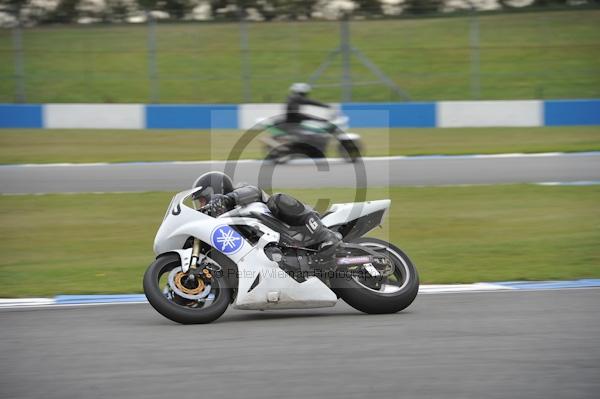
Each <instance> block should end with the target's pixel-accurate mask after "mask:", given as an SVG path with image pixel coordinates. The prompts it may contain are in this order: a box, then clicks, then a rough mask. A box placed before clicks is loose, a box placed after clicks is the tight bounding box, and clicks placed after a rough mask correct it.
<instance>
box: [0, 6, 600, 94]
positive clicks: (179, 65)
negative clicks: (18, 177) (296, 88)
mask: <svg viewBox="0 0 600 399" xmlns="http://www.w3.org/2000/svg"><path fill="white" fill-rule="evenodd" d="M469 26H470V19H469V18H468V17H456V18H431V19H412V20H411V19H401V20H385V21H381V20H379V21H375V20H373V21H354V22H352V23H351V35H352V44H353V45H354V46H355V47H357V48H359V49H360V50H361V51H362V52H363V53H364V54H366V55H367V56H368V57H369V58H370V59H371V60H372V61H373V62H374V63H375V64H377V65H378V66H379V67H380V68H381V70H382V71H383V72H384V73H386V74H387V75H388V76H390V78H391V79H392V80H394V81H395V82H396V83H397V84H398V85H400V86H401V87H402V88H403V89H404V90H406V91H407V92H408V93H409V94H410V95H411V97H412V98H413V99H414V100H436V99H445V100H452V99H468V98H474V94H473V91H472V88H471V84H472V80H471V79H472V76H473V74H472V72H471V71H472V69H473V65H474V64H473V63H472V48H471V44H470V43H469V37H470V32H469ZM479 26H480V44H479V47H480V71H479V76H480V80H481V98H483V99H504V98H515V99H516V98H519V99H520V98H523V99H525V98H588V97H598V96H600V74H598V70H599V69H600V57H598V50H599V49H600V10H584V11H582V10H577V11H562V12H537V13H519V14H500V15H487V16H480V17H479ZM239 32H240V27H239V25H238V24H236V23H187V24H167V23H165V24H159V25H158V27H157V49H158V53H157V56H156V64H157V69H158V91H159V96H160V101H161V102H164V103H190V102H204V103H223V102H225V103H227V102H229V103H239V102H242V101H243V98H242V93H243V84H242V78H241V72H240V65H241V51H240V38H239ZM147 35H148V32H147V28H146V26H144V25H113V26H97V25H96V26H76V25H73V26H44V27H35V28H28V29H26V30H25V33H24V38H23V43H24V63H25V85H26V92H27V99H28V101H30V102H41V103H46V102H142V103H144V102H148V101H150V100H151V99H150V91H151V89H150V85H149V77H148V76H149V73H148V70H149V67H148V55H147V53H146V49H147V41H148V37H147ZM11 40H12V39H11V32H10V30H7V29H4V30H1V31H0V55H1V57H2V58H3V60H5V61H6V62H0V78H1V79H0V102H10V101H13V100H14V89H15V82H14V80H13V74H14V71H13V68H14V66H13V65H14V64H13V62H12V61H13V60H12V59H11V58H12V44H11ZM248 42H249V47H250V50H249V58H248V62H249V66H250V69H249V70H250V76H251V81H250V89H251V98H249V99H248V100H250V101H251V102H273V101H280V100H282V99H283V97H284V96H285V92H286V88H287V87H288V86H289V84H290V82H293V81H302V80H306V79H307V78H308V76H310V75H311V73H312V72H314V71H315V70H316V69H317V67H318V66H319V64H320V63H321V62H322V61H323V60H324V58H325V56H326V54H327V53H328V52H329V51H331V50H332V49H334V48H335V47H336V46H337V45H338V44H339V26H338V23H337V22H271V23H252V24H249V39H248ZM351 68H352V73H353V77H354V79H355V81H356V82H365V81H373V80H375V77H374V76H373V75H372V74H371V73H370V72H369V71H367V70H366V68H365V67H364V66H362V65H361V64H360V63H359V62H358V61H357V60H356V59H353V60H352V65H351ZM340 76H341V63H340V61H339V59H338V60H336V61H335V62H334V63H333V64H332V65H331V67H330V69H328V70H327V71H326V72H325V73H324V75H323V76H322V78H321V80H320V81H319V83H323V84H326V86H325V87H321V88H318V90H317V91H316V95H317V96H318V97H320V98H322V99H323V100H325V101H338V100H339V99H340V89H339V87H334V86H332V85H331V84H332V83H338V82H339V79H340ZM327 84H328V85H329V86H327ZM393 98H394V97H393V96H392V94H391V93H390V91H389V90H388V89H386V88H384V87H383V86H372V85H356V86H355V87H354V91H353V100H354V101H389V100H390V99H393Z"/></svg>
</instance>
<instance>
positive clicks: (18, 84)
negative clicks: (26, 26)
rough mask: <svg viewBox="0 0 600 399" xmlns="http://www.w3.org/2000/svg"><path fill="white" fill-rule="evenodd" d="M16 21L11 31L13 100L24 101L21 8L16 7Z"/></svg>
mask: <svg viewBox="0 0 600 399" xmlns="http://www.w3.org/2000/svg"><path fill="white" fill-rule="evenodd" d="M15 18H16V20H17V23H16V24H15V26H14V28H13V31H12V42H13V54H14V61H15V75H14V79H15V102H17V103H24V102H25V101H26V100H27V98H26V96H25V71H24V67H23V65H24V63H23V30H22V28H21V10H20V9H17V10H16V13H15Z"/></svg>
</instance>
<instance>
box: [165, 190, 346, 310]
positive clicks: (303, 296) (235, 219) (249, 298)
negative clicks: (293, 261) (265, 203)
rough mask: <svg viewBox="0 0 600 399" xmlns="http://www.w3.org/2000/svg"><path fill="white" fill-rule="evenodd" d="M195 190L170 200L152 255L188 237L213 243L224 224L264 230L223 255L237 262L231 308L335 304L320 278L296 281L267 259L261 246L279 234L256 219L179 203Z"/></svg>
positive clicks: (178, 246) (173, 247) (177, 246)
mask: <svg viewBox="0 0 600 399" xmlns="http://www.w3.org/2000/svg"><path fill="white" fill-rule="evenodd" d="M195 190H196V189H193V190H188V191H184V192H181V193H179V194H177V195H176V196H175V197H174V198H173V200H172V201H171V205H170V206H169V209H168V210H167V213H166V215H165V218H164V220H163V223H162V225H161V226H160V228H159V230H158V233H157V234H156V238H155V240H154V252H155V254H156V255H160V254H163V253H167V252H179V250H181V248H182V247H183V245H184V244H185V241H186V240H187V239H188V237H190V236H194V237H196V238H198V239H199V240H201V241H203V242H205V243H208V244H210V245H212V246H214V245H213V244H212V239H211V235H212V233H213V232H214V231H215V230H216V229H217V228H219V227H221V226H224V225H240V224H245V225H251V226H255V227H257V228H259V229H261V230H262V231H263V232H264V234H263V235H262V237H261V239H260V240H259V242H258V243H257V244H256V246H252V245H251V244H250V243H248V242H247V241H246V240H244V239H243V238H242V240H243V243H242V245H241V246H240V247H239V248H238V249H237V250H236V251H235V253H229V254H225V255H226V256H228V257H229V258H230V259H231V260H232V261H233V262H235V263H236V264H237V268H238V279H239V286H238V293H237V296H236V300H235V303H234V307H236V308H240V309H292V308H315V307H326V306H333V305H335V303H336V302H337V296H336V295H335V294H334V293H333V291H331V290H330V289H329V288H328V287H327V286H326V285H325V284H324V283H323V282H322V281H321V280H319V279H318V278H316V277H310V278H308V279H307V280H306V281H304V282H302V283H298V282H297V281H296V280H294V279H293V278H291V277H289V276H288V275H287V274H286V273H285V272H284V271H283V270H281V269H280V268H279V266H278V265H277V263H275V262H273V261H271V260H270V259H269V258H267V256H266V255H265V253H264V246H265V245H266V244H268V243H269V242H277V241H279V233H277V232H275V231H273V230H271V229H269V228H267V227H266V226H263V225H262V224H260V223H259V222H258V221H257V220H256V219H252V218H244V217H242V216H241V215H240V216H235V215H234V214H233V213H234V212H229V213H228V214H229V215H231V216H228V214H225V215H222V216H221V217H219V218H212V217H210V216H207V215H205V214H203V213H201V212H198V211H196V210H194V209H192V208H189V207H188V206H186V205H184V204H183V201H184V199H185V198H186V197H188V196H189V195H191V194H192V193H193V192H194V191H195ZM253 205H255V204H253ZM259 208H260V209H262V210H263V211H264V208H262V207H260V204H256V207H255V210H258V209H259ZM186 255H187V254H186ZM180 256H181V253H180ZM182 258H183V256H182ZM258 275H260V282H259V284H258V285H256V286H255V287H254V288H253V289H252V290H250V287H251V286H252V283H254V281H255V279H256V277H257V276H258ZM248 291H250V292H248Z"/></svg>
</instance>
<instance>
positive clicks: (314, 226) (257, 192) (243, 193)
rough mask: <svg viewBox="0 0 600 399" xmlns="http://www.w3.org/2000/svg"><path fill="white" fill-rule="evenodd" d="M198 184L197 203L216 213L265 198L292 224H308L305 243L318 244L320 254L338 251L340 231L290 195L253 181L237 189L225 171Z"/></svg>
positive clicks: (273, 210)
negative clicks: (337, 231)
mask: <svg viewBox="0 0 600 399" xmlns="http://www.w3.org/2000/svg"><path fill="white" fill-rule="evenodd" d="M194 187H203V189H202V190H200V191H198V192H196V193H195V194H194V197H193V199H194V201H197V204H196V205H197V207H198V208H202V209H203V210H204V211H206V212H207V213H208V214H209V215H211V216H213V217H216V216H219V215H221V214H223V213H225V212H228V211H230V210H231V209H233V208H234V207H235V206H237V205H239V206H243V205H248V204H250V203H252V202H263V203H265V204H266V205H267V207H268V208H269V210H270V211H271V213H272V215H273V216H275V217H276V218H278V219H279V220H281V221H282V222H284V223H287V224H289V225H290V226H305V227H306V229H307V231H308V232H309V237H308V238H307V239H305V240H304V241H305V242H306V244H305V245H310V246H313V245H315V246H318V250H319V253H318V254H319V257H320V258H322V259H323V260H330V259H332V258H333V256H334V254H335V250H336V247H337V245H338V244H339V242H340V239H339V237H338V236H337V235H336V233H334V232H333V231H331V230H329V229H328V228H327V227H325V226H324V225H323V223H322V222H321V218H320V217H319V215H318V214H317V212H315V211H314V210H312V209H311V208H309V207H307V206H306V205H304V204H303V203H302V202H300V201H298V200H297V199H296V198H294V197H292V196H290V195H287V194H283V193H277V194H273V195H272V196H269V195H267V194H266V193H265V192H264V191H263V190H261V189H260V188H258V187H255V186H250V185H244V186H241V187H238V188H236V189H234V188H233V183H232V182H231V179H230V178H229V176H227V175H225V174H224V173H221V172H208V173H205V174H204V175H202V176H200V177H199V178H198V179H197V180H196V182H195V183H194Z"/></svg>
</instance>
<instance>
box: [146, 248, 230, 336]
mask: <svg viewBox="0 0 600 399" xmlns="http://www.w3.org/2000/svg"><path fill="white" fill-rule="evenodd" d="M188 277H189V273H187V274H186V273H183V270H182V268H181V260H180V258H179V256H178V255H177V254H168V255H165V256H161V257H159V258H158V259H156V260H155V261H154V262H152V263H151V264H150V266H149V267H148V269H147V270H146V273H145V274H144V294H145V295H146V298H148V302H150V305H152V307H153V308H154V309H156V311H157V312H158V313H160V314H161V315H163V316H165V317H166V318H167V319H170V320H173V321H174V322H177V323H181V324H204V323H210V322H212V321H214V320H216V319H218V318H219V317H221V315H222V314H223V313H224V312H225V310H226V309H227V307H228V306H229V303H230V299H231V288H229V287H228V284H227V282H226V280H225V278H224V276H223V275H222V273H219V272H215V273H210V272H209V273H207V274H205V273H202V274H197V275H194V276H193V278H188Z"/></svg>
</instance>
